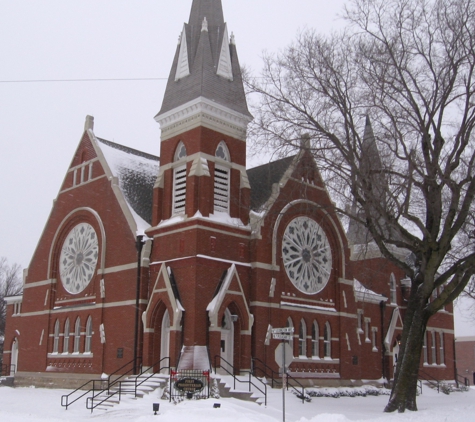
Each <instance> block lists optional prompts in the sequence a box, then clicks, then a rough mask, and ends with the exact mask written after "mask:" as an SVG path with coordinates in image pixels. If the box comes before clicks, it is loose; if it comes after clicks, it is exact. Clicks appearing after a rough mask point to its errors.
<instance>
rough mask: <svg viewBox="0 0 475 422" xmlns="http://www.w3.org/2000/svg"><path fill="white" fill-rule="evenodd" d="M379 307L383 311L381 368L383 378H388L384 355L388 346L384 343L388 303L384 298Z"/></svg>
mask: <svg viewBox="0 0 475 422" xmlns="http://www.w3.org/2000/svg"><path fill="white" fill-rule="evenodd" d="M379 309H380V311H381V368H382V374H383V379H386V380H387V379H388V378H389V377H386V363H385V361H384V360H385V359H384V356H385V354H386V346H385V344H384V311H385V309H386V303H385V302H384V300H382V301H381V302H379Z"/></svg>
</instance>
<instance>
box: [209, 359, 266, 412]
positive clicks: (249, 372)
mask: <svg viewBox="0 0 475 422" xmlns="http://www.w3.org/2000/svg"><path fill="white" fill-rule="evenodd" d="M218 360H219V363H220V365H219V366H218ZM221 361H222V362H224V363H226V364H227V365H228V366H229V367H230V368H231V370H232V372H231V371H229V370H228V369H227V368H225V367H224V366H221ZM217 368H221V369H222V370H224V371H225V372H226V373H227V374H229V375H231V376H232V377H233V379H234V389H236V382H239V383H242V384H248V385H249V392H252V388H251V386H252V387H254V388H255V389H256V390H258V391H260V392H261V393H262V394H264V402H265V403H264V405H265V406H267V384H266V383H265V382H263V381H261V380H260V379H259V378H254V379H255V380H257V381H259V382H260V383H261V384H262V385H263V388H264V390H261V388H259V386H257V385H256V384H254V383H253V382H252V372H251V371H243V372H244V373H247V374H248V376H249V378H248V380H240V379H239V378H238V377H237V376H236V375H234V366H233V365H231V364H230V363H229V362H228V361H227V360H226V359H224V358H222V357H221V356H220V355H216V356H215V357H214V373H216V370H217Z"/></svg>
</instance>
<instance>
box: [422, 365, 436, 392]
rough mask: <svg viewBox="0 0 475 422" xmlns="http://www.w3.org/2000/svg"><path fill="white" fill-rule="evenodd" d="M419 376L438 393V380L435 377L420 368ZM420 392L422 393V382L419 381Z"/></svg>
mask: <svg viewBox="0 0 475 422" xmlns="http://www.w3.org/2000/svg"><path fill="white" fill-rule="evenodd" d="M419 378H420V379H421V380H422V381H425V382H427V383H428V384H429V385H431V386H432V387H434V388H437V392H438V393H440V381H439V380H438V379H437V378H434V377H433V376H431V375H429V374H428V373H427V372H424V371H422V370H420V369H419ZM421 394H422V383H421Z"/></svg>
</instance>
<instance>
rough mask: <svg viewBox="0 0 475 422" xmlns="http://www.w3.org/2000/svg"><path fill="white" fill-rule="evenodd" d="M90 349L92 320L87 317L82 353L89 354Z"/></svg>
mask: <svg viewBox="0 0 475 422" xmlns="http://www.w3.org/2000/svg"><path fill="white" fill-rule="evenodd" d="M91 348H92V318H91V316H89V318H88V319H87V323H86V342H85V343H84V353H91Z"/></svg>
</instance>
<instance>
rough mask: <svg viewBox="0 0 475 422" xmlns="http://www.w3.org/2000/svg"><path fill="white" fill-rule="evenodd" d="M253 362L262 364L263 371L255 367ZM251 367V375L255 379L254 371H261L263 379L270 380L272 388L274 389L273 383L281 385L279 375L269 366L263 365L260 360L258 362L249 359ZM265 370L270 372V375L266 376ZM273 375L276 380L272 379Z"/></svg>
mask: <svg viewBox="0 0 475 422" xmlns="http://www.w3.org/2000/svg"><path fill="white" fill-rule="evenodd" d="M255 362H258V363H260V364H262V366H264V369H262V368H260V367H258V366H257V367H256V364H255ZM251 365H252V369H251V371H252V374H253V375H254V376H255V377H256V378H257V375H256V373H255V370H256V369H257V370H258V371H261V372H262V373H263V374H264V377H265V378H270V379H271V380H272V388H274V383H275V384H277V385H282V382H281V381H280V379H279V378H280V374H279V373H278V372H276V371H274V370H273V369H272V368H271V367H270V366H268V365H267V364H265V363H264V362H263V361H262V360H260V359H259V358H252V359H251ZM267 370H269V371H270V375H268V373H267ZM274 374H276V375H277V379H276V378H274Z"/></svg>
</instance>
